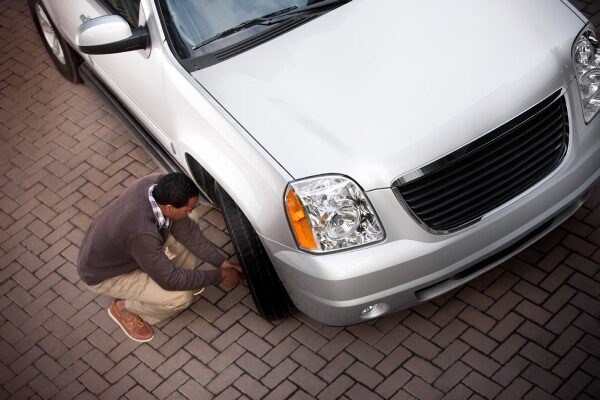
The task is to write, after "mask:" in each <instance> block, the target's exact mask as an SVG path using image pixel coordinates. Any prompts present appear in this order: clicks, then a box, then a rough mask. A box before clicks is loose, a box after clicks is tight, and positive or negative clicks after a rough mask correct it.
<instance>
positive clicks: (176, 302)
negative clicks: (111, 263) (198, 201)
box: [88, 211, 201, 325]
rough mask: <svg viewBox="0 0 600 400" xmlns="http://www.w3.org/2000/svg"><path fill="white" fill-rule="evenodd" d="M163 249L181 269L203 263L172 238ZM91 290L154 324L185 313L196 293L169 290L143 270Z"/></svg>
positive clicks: (195, 215) (109, 280)
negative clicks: (116, 299) (120, 300)
mask: <svg viewBox="0 0 600 400" xmlns="http://www.w3.org/2000/svg"><path fill="white" fill-rule="evenodd" d="M190 218H192V219H194V221H198V219H199V215H198V214H197V213H196V212H195V211H194V212H192V214H190ZM163 249H164V251H165V254H167V257H169V258H171V257H174V258H172V259H171V262H173V264H175V266H176V267H178V268H185V269H195V268H196V267H197V266H198V265H200V264H201V260H200V259H198V258H197V257H196V256H195V255H194V254H192V253H191V252H190V251H189V250H188V249H186V248H185V246H183V245H182V244H181V243H179V242H177V241H176V240H175V238H174V237H173V236H171V235H169V237H168V238H167V240H166V242H165V245H164V246H163ZM88 288H89V289H90V290H91V291H92V292H94V293H98V294H103V295H107V296H110V297H115V298H118V299H124V300H125V308H126V309H127V310H128V311H130V312H132V313H134V314H137V315H139V316H140V317H141V318H142V319H143V320H144V321H146V322H148V323H149V324H153V325H154V324H157V323H159V322H160V321H162V320H164V319H167V318H169V317H171V316H173V315H175V314H177V313H179V312H180V311H183V310H185V309H186V308H188V307H189V306H190V305H191V304H192V302H193V300H194V291H191V290H186V291H169V290H165V289H163V288H161V287H160V286H159V285H158V284H157V283H156V282H154V281H153V280H152V278H150V276H148V274H146V273H145V272H142V270H140V269H137V270H135V271H132V272H129V273H127V274H123V275H119V276H115V277H113V278H109V279H106V280H105V281H103V282H101V283H99V284H97V285H93V286H88ZM198 289H200V288H198Z"/></svg>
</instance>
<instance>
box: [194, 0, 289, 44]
mask: <svg viewBox="0 0 600 400" xmlns="http://www.w3.org/2000/svg"><path fill="white" fill-rule="evenodd" d="M297 8H298V6H292V7H288V8H284V9H283V10H279V11H275V12H272V13H270V14H267V15H263V16H262V17H257V18H252V19H249V20H248V21H244V22H242V23H241V24H238V25H236V26H234V27H233V28H229V29H226V30H224V31H223V32H221V33H217V34H216V35H214V36H211V37H209V38H208V39H205V40H203V41H201V42H200V43H198V44H196V45H194V46H193V47H192V50H198V49H199V48H200V47H202V46H204V45H206V44H209V43H211V42H214V41H215V40H219V39H221V38H224V37H225V36H230V35H233V34H234V33H237V32H239V31H241V30H244V29H246V28H249V27H251V26H254V25H260V24H269V22H270V20H271V18H273V17H277V16H280V15H282V14H286V13H288V12H291V11H294V10H295V9H297Z"/></svg>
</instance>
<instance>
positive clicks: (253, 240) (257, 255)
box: [215, 184, 295, 321]
mask: <svg viewBox="0 0 600 400" xmlns="http://www.w3.org/2000/svg"><path fill="white" fill-rule="evenodd" d="M215 192H216V195H217V201H218V202H219V203H220V204H221V211H222V213H223V217H224V219H225V223H226V224H227V229H228V230H229V235H230V236H231V241H232V242H233V246H234V247H235V251H236V253H237V256H238V259H239V261H240V264H241V265H242V269H243V271H244V274H245V275H246V282H247V283H248V288H249V289H250V293H251V294H252V298H253V299H254V303H255V304H256V308H257V309H258V312H259V313H260V314H261V315H262V316H263V317H264V318H265V319H266V320H268V321H275V320H279V319H283V318H285V317H287V316H288V315H290V314H291V313H292V312H293V311H294V310H295V307H294V303H292V300H291V299H290V297H289V295H288V294H287V292H286V290H285V288H284V287H283V284H282V283H281V281H280V280H279V277H278V276H277V273H276V272H275V268H274V267H273V264H272V263H271V260H270V259H269V256H268V255H267V252H266V250H265V248H264V247H263V245H262V243H261V242H260V239H259V238H258V235H257V233H256V231H255V230H254V228H253V227H252V225H251V224H250V221H248V219H247V218H246V217H245V216H244V214H243V213H242V211H241V210H240V209H239V207H238V206H237V205H236V204H235V202H234V201H233V199H232V198H231V197H229V195H228V194H227V193H226V192H225V190H223V188H222V187H220V186H219V185H218V184H215Z"/></svg>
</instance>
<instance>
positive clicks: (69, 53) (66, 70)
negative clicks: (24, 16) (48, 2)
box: [28, 0, 80, 83]
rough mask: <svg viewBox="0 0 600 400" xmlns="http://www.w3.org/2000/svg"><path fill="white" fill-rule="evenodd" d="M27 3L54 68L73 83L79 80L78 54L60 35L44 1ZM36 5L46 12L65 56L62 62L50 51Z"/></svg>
mask: <svg viewBox="0 0 600 400" xmlns="http://www.w3.org/2000/svg"><path fill="white" fill-rule="evenodd" d="M28 3H29V9H30V11H31V16H32V18H33V21H34V24H35V27H36V29H37V30H38V33H39V35H40V39H41V40H42V43H43V44H44V47H45V48H46V51H47V52H48V54H49V55H50V59H52V62H53V63H54V66H55V67H56V69H58V71H59V72H60V73H61V75H62V76H63V77H65V78H66V79H67V80H69V81H71V82H74V83H77V82H79V81H80V80H79V74H78V72H77V66H78V64H79V63H78V55H77V54H76V53H75V52H74V51H73V49H71V47H70V46H69V45H68V44H67V43H66V42H65V40H64V38H63V37H62V35H61V34H60V32H59V31H58V29H57V28H56V24H55V23H54V21H52V19H51V18H50V14H49V13H48V10H47V9H46V7H45V6H44V3H43V2H42V1H41V0H28ZM37 5H39V6H40V7H41V8H42V10H44V13H46V16H47V17H48V21H50V24H51V25H52V29H54V34H55V35H56V37H57V38H58V43H59V44H60V46H61V47H62V51H63V54H64V57H65V62H64V63H62V62H61V61H60V60H59V59H58V58H57V57H56V55H55V54H54V52H53V51H52V48H51V47H50V45H49V44H48V42H47V40H46V38H45V36H44V32H43V30H42V26H41V24H40V21H39V18H38V15H37V11H36V6H37Z"/></svg>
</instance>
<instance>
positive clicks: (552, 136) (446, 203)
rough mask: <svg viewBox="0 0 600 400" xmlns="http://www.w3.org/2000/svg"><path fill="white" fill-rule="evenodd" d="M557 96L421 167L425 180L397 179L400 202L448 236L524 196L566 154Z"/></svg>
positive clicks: (563, 119) (562, 111)
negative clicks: (511, 200) (504, 204)
mask: <svg viewBox="0 0 600 400" xmlns="http://www.w3.org/2000/svg"><path fill="white" fill-rule="evenodd" d="M559 94H560V93H559V92H557V93H555V94H554V95H552V96H550V97H548V98H547V99H546V100H544V101H542V102H541V103H539V104H538V105H536V106H535V107H533V108H531V109H530V110H528V111H526V112H525V113H523V114H521V115H519V116H518V117H516V118H515V119H513V120H512V121H510V122H508V123H506V124H505V125H503V126H501V127H500V128H498V129H496V130H494V131H492V132H490V133H489V134H487V135H485V136H483V137H481V138H479V139H477V140H476V141H474V142H473V143H471V144H469V145H467V146H465V147H463V148H461V149H459V150H457V151H455V152H453V153H452V154H450V155H448V156H446V157H444V158H443V159H441V160H438V161H436V162H434V163H432V164H431V165H428V166H426V167H424V168H423V169H422V171H424V173H425V175H424V176H421V177H419V178H417V179H414V180H411V181H409V182H406V183H401V181H402V178H401V179H399V180H398V181H397V182H396V183H395V184H394V186H395V187H396V189H397V190H398V193H399V194H400V196H401V198H402V199H403V200H404V201H405V202H406V204H407V205H408V207H409V208H410V209H411V211H412V212H413V213H414V214H415V215H416V217H417V218H418V219H420V220H421V221H422V222H423V223H424V224H425V225H427V226H428V227H429V228H431V229H432V230H434V231H440V232H446V231H453V230H456V229H459V228H461V227H464V226H467V225H468V224H470V223H472V222H475V221H478V220H479V219H480V218H481V217H482V216H484V215H485V214H486V213H488V212H490V211H492V210H494V209H495V208H497V207H499V206H500V205H502V204H503V203H506V202H507V201H508V200H510V199H512V198H514V197H515V196H517V195H519V194H520V193H522V192H524V191H525V190H527V189H528V188H530V187H531V186H533V185H534V184H536V183H537V182H539V181H540V180H541V179H543V178H544V177H545V176H547V175H548V174H549V173H550V172H551V171H552V170H554V169H555V168H556V167H557V166H558V165H559V164H560V162H561V161H562V160H563V158H564V156H565V154H566V151H567V145H568V140H569V123H568V117H567V109H566V104H565V99H564V96H560V97H558V96H559ZM427 171H431V172H427Z"/></svg>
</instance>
